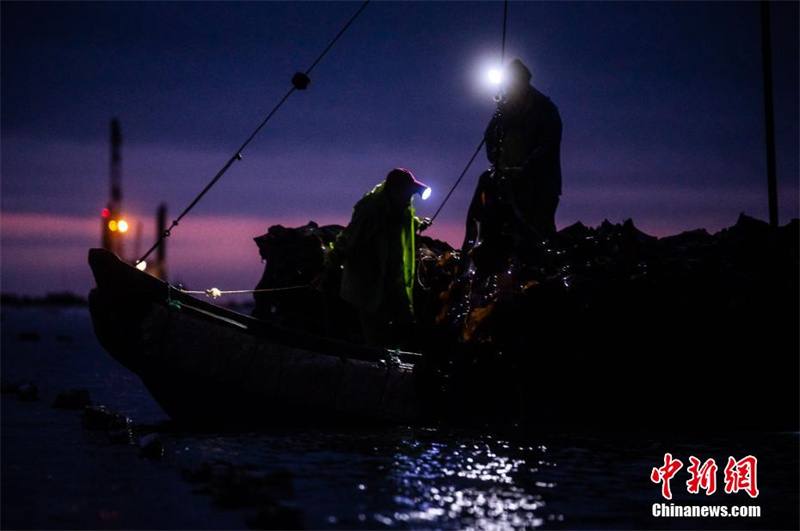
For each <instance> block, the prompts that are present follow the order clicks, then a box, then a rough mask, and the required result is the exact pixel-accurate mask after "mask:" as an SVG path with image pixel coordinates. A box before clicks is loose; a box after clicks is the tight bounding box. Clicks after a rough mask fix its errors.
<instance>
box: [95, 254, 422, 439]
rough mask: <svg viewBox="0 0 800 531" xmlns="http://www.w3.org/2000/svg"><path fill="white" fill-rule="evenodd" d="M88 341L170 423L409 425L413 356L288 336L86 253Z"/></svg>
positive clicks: (415, 413)
mask: <svg viewBox="0 0 800 531" xmlns="http://www.w3.org/2000/svg"><path fill="white" fill-rule="evenodd" d="M89 264H90V266H91V269H92V272H93V274H94V278H95V280H96V283H97V287H96V288H95V289H93V290H92V292H91V293H90V296H89V308H90V312H91V316H92V322H93V325H94V330H95V334H96V335H97V337H98V339H99V341H100V343H101V345H102V346H103V347H104V348H105V349H106V350H107V351H108V353H109V354H110V355H111V356H112V357H113V358H114V359H116V360H117V361H118V362H119V363H121V364H122V365H124V366H125V367H127V368H128V369H130V370H131V371H133V372H134V373H136V374H137V375H138V376H139V377H140V378H141V380H142V382H143V383H144V385H145V386H146V387H147V389H148V390H149V391H150V393H151V394H152V396H153V397H154V398H155V400H156V401H157V402H158V404H159V405H160V406H161V408H162V409H163V410H164V411H165V412H166V413H167V414H168V415H169V416H170V417H171V418H172V419H173V420H175V421H179V422H183V423H193V424H203V425H208V424H218V423H225V424H231V423H235V424H248V425H253V424H267V423H270V424H274V423H276V422H277V423H293V422H295V421H297V420H300V421H301V422H303V423H308V422H312V421H314V422H321V423H325V422H334V421H335V422H342V421H354V422H365V421H366V422H413V421H415V420H417V419H419V418H420V411H421V409H420V393H419V382H418V380H419V378H418V376H417V375H416V374H415V370H414V367H415V362H416V361H418V360H419V359H420V355H419V354H414V353H408V352H398V351H390V350H386V349H377V348H369V347H365V346H361V345H354V344H350V343H345V342H341V341H337V340H333V339H328V338H324V337H319V336H315V335H313V334H309V333H306V332H303V331H300V330H292V329H288V328H285V327H282V326H279V325H277V324H274V323H270V322H266V321H261V320H257V319H254V318H252V317H249V316H246V315H243V314H240V313H236V312H233V311H231V310H228V309H225V308H222V307H219V306H217V305H214V304H211V303H209V302H207V301H204V300H200V299H198V298H195V297H192V296H190V295H187V294H185V293H183V292H181V291H178V290H176V289H175V288H173V287H171V286H169V285H168V284H167V283H165V282H163V281H161V280H159V279H157V278H155V277H153V276H150V275H149V274H146V273H144V272H141V271H139V270H138V269H136V268H135V267H132V266H131V265H129V264H127V263H125V262H123V261H122V260H120V259H119V258H118V257H117V256H116V255H114V254H113V253H111V252H109V251H107V250H104V249H91V250H90V251H89Z"/></svg>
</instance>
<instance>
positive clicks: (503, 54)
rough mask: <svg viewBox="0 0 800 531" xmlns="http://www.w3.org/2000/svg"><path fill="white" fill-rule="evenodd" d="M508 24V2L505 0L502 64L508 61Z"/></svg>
mask: <svg viewBox="0 0 800 531" xmlns="http://www.w3.org/2000/svg"><path fill="white" fill-rule="evenodd" d="M507 22H508V0H503V43H502V45H501V46H500V64H501V65H502V64H503V63H505V61H506V23H507Z"/></svg>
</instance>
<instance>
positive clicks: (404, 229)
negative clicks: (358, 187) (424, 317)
mask: <svg viewBox="0 0 800 531" xmlns="http://www.w3.org/2000/svg"><path fill="white" fill-rule="evenodd" d="M427 190H428V187H427V186H426V185H425V184H423V183H421V182H419V181H417V180H416V178H414V175H413V174H412V173H411V172H410V171H408V170H406V169H403V168H395V169H393V170H392V171H390V172H389V174H388V175H387V176H386V179H385V180H384V181H383V182H381V183H380V184H378V185H377V186H375V188H373V189H372V190H371V191H369V192H367V194H366V195H364V197H362V198H361V199H360V200H359V201H358V203H356V205H355V207H353V217H352V219H351V220H350V223H349V224H348V225H347V227H346V228H345V229H344V230H343V231H342V232H341V233H340V234H339V236H338V237H337V238H336V241H335V242H334V243H333V244H332V249H331V251H330V252H329V253H328V254H327V257H326V263H327V272H326V273H325V276H330V273H331V270H332V269H336V268H341V273H342V277H341V278H342V281H341V288H340V290H339V295H340V297H341V298H342V299H343V300H345V301H346V302H348V303H349V304H351V305H352V306H353V307H354V308H356V309H357V310H358V313H359V316H360V319H361V327H362V331H363V334H364V342H365V343H366V344H368V345H372V346H388V347H393V348H399V347H402V345H403V337H404V336H406V335H407V332H408V330H409V327H410V326H411V325H412V324H413V323H414V302H413V295H412V294H413V289H414V279H415V268H416V250H417V247H416V242H415V239H416V238H415V235H416V233H417V231H420V232H421V231H423V230H425V229H426V228H427V227H428V226H430V224H431V222H430V220H429V219H427V218H426V219H423V220H421V219H420V218H418V217H417V216H416V215H415V210H414V206H413V205H412V197H413V195H414V194H420V195H423V194H424V193H425V192H426V191H427Z"/></svg>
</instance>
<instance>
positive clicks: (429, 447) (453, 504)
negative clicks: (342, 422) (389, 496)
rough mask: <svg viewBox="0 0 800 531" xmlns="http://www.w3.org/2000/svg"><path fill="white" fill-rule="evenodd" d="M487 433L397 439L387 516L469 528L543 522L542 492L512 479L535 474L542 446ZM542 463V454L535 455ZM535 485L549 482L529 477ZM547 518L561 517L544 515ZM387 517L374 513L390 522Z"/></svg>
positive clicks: (530, 525)
mask: <svg viewBox="0 0 800 531" xmlns="http://www.w3.org/2000/svg"><path fill="white" fill-rule="evenodd" d="M509 448H510V447H509V444H508V443H507V442H505V441H502V440H493V439H492V437H491V436H488V435H486V436H481V437H479V438H478V439H473V440H472V441H471V442H470V444H465V443H459V442H458V441H454V442H435V441H425V440H406V441H403V442H402V443H401V444H400V445H399V448H398V450H399V451H398V452H397V453H395V455H394V458H393V464H392V473H391V474H390V477H391V479H392V480H393V481H394V482H395V483H396V486H397V495H396V496H395V497H394V502H395V504H396V506H397V507H396V509H395V511H394V514H393V519H394V521H396V522H402V523H404V524H410V525H414V524H429V525H434V526H435V527H449V526H455V527H461V528H464V527H467V528H472V529H503V528H535V527H540V526H541V525H542V524H543V523H544V517H543V513H544V511H543V509H544V507H545V501H544V500H543V498H542V495H541V494H539V493H537V492H531V491H530V490H526V489H524V488H522V487H520V486H518V485H517V484H516V479H517V477H518V476H521V475H529V476H535V475H537V474H538V473H539V469H538V468H536V467H531V466H530V465H529V464H528V461H529V460H536V459H537V457H540V456H541V454H543V453H544V452H545V451H546V448H545V447H544V446H539V447H537V448H534V447H519V448H517V449H516V451H515V454H516V455H510V454H509ZM538 462H539V463H545V461H544V460H538ZM533 484H534V485H535V486H536V487H537V489H536V490H539V489H542V488H544V489H547V488H554V487H555V484H554V483H552V482H547V481H535V482H534V483H533ZM550 519H551V520H553V519H563V516H561V515H550ZM390 520H391V518H387V517H384V518H382V519H380V520H379V521H381V522H382V523H384V524H385V525H392V524H393V523H394V522H390Z"/></svg>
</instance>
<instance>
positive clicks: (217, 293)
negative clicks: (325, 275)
mask: <svg viewBox="0 0 800 531" xmlns="http://www.w3.org/2000/svg"><path fill="white" fill-rule="evenodd" d="M310 287H311V285H310V284H304V285H302V286H286V287H282V288H263V289H236V290H225V291H223V290H221V289H217V288H210V289H207V290H205V291H191V290H186V289H180V288H174V287H173V288H172V289H175V290H177V291H180V292H181V293H184V294H186V295H205V296H206V297H211V298H212V299H218V298H220V297H221V296H223V295H239V294H243V293H274V292H276V291H290V290H296V289H306V288H310Z"/></svg>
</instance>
